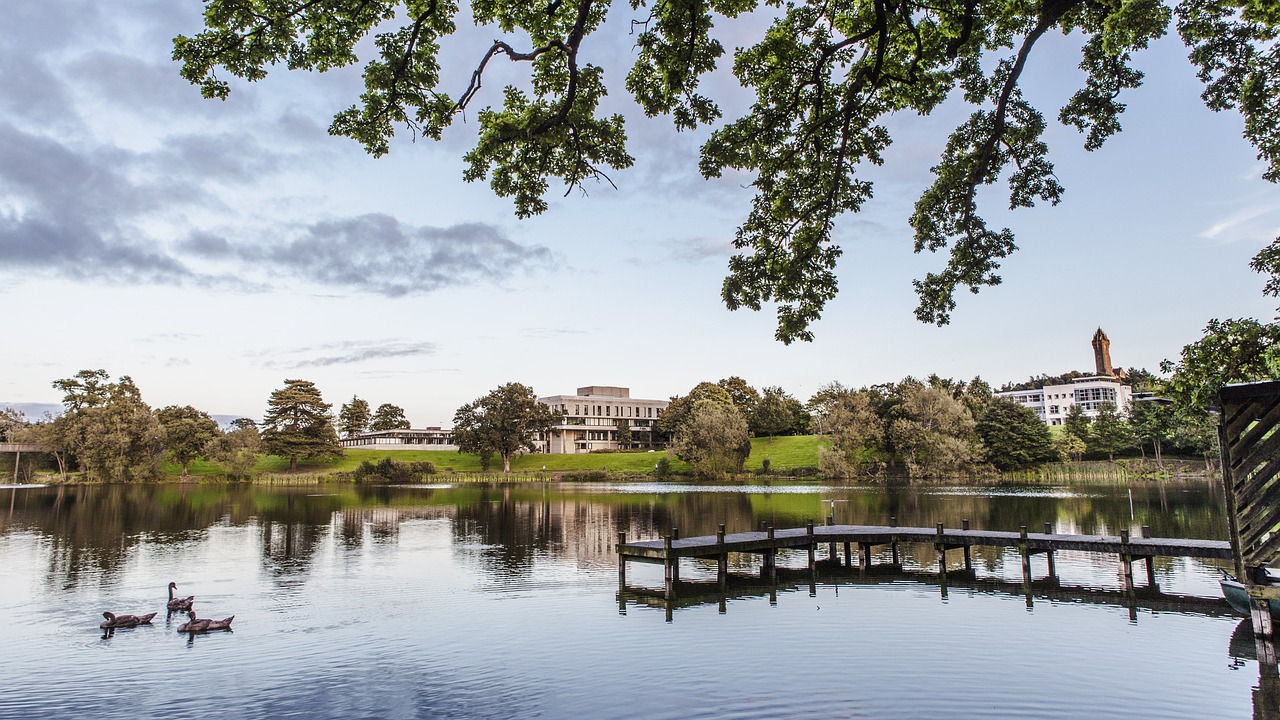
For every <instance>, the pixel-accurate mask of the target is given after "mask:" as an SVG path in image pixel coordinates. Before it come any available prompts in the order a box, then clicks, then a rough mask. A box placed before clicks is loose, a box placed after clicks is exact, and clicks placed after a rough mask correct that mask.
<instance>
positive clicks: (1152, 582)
mask: <svg viewBox="0 0 1280 720" xmlns="http://www.w3.org/2000/svg"><path fill="white" fill-rule="evenodd" d="M1142 537H1144V538H1149V537H1151V526H1150V525H1143V526H1142ZM1147 587H1149V588H1153V589H1154V588H1156V556H1155V555H1148V556H1147Z"/></svg>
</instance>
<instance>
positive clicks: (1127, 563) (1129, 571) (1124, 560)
mask: <svg viewBox="0 0 1280 720" xmlns="http://www.w3.org/2000/svg"><path fill="white" fill-rule="evenodd" d="M1120 572H1121V574H1122V575H1124V591H1125V592H1126V593H1132V592H1133V550H1132V549H1130V547H1129V529H1128V528H1125V529H1124V530H1121V531H1120Z"/></svg>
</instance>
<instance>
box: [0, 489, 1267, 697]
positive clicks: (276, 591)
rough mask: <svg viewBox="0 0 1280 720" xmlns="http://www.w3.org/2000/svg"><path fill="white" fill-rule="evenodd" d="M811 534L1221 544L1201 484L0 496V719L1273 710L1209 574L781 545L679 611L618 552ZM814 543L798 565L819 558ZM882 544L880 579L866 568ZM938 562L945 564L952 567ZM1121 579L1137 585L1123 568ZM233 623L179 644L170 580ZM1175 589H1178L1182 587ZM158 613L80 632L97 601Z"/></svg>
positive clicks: (1175, 568) (1250, 649)
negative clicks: (861, 568) (873, 529)
mask: <svg viewBox="0 0 1280 720" xmlns="http://www.w3.org/2000/svg"><path fill="white" fill-rule="evenodd" d="M832 512H834V515H835V518H836V522H838V523H849V524H887V522H888V519H889V517H890V516H896V517H897V519H898V522H899V524H900V525H904V526H911V525H914V526H926V527H932V526H933V525H934V524H935V523H938V522H942V523H945V524H946V525H947V526H948V527H958V526H959V525H960V522H961V520H962V519H966V518H967V519H969V520H970V522H971V523H972V526H973V527H974V528H981V529H994V530H1014V531H1016V530H1017V529H1018V527H1019V526H1020V525H1027V526H1028V527H1029V528H1030V529H1031V530H1032V531H1038V530H1039V529H1040V528H1042V526H1043V523H1045V522H1050V523H1052V525H1053V527H1054V529H1055V531H1056V532H1063V533H1068V532H1070V533H1082V534H1093V533H1098V534H1101V533H1109V534H1114V533H1116V532H1118V531H1119V530H1120V529H1124V528H1128V529H1130V530H1132V531H1133V533H1134V534H1135V535H1137V534H1138V533H1139V531H1140V528H1141V526H1143V525H1149V526H1151V529H1152V534H1153V535H1155V536H1164V537H1192V538H1211V539H1225V538H1226V522H1225V519H1224V517H1223V509H1222V500H1221V486H1220V485H1218V484H1216V483H1212V482H1206V481H1188V482H1172V481H1171V482H1164V483H1160V484H1151V485H1146V484H1143V485H1138V484H1135V485H1134V486H1133V487H1132V489H1130V487H1129V486H1128V485H1125V484H1116V485H1089V486H1082V487H1074V488H1066V487H1039V486H1037V487H1022V486H1018V487H999V488H992V487H967V486H965V487H935V486H930V487H902V488H885V487H861V486H851V485H843V484H840V485H826V484H819V483H802V482H796V481H791V482H785V481H776V482H772V483H761V484H755V485H749V486H744V487H739V486H722V485H712V486H701V485H685V484H676V483H649V484H599V485H596V484H590V485H588V484H578V485H571V484H541V483H520V484H509V485H469V484H464V485H457V486H415V487H365V486H359V487H356V486H351V485H340V486H307V487H280V486H222V485H204V484H198V485H178V484H170V485H145V486H82V487H70V486H63V487H19V488H12V487H8V488H5V489H3V490H0V567H2V568H3V576H2V577H3V581H2V582H0V614H2V616H3V617H4V618H5V620H6V621H7V626H6V632H5V637H4V643H3V648H4V650H3V653H2V654H0V658H3V667H4V673H5V679H4V682H3V683H2V684H0V717H3V718H37V717H38V718H88V717H92V718H114V717H119V718H137V717H183V718H188V719H189V718H214V717H217V718H225V717H237V718H286V717H306V718H308V719H309V720H311V719H317V718H637V719H639V718H644V719H646V720H652V719H655V718H733V719H736V718H743V719H746V718H806V719H809V718H812V719H817V720H821V719H825V718H929V719H931V720H932V719H936V718H939V717H946V718H1027V717H1034V718H1135V717H1141V718H1165V719H1167V718H1206V717H1214V718H1249V717H1272V716H1271V715H1269V714H1267V713H1269V712H1272V711H1271V710H1269V709H1268V708H1272V707H1275V705H1276V698H1275V691H1274V688H1273V687H1272V686H1273V685H1275V684H1276V683H1275V682H1271V681H1268V682H1266V683H1261V684H1262V685H1264V687H1265V688H1266V689H1265V691H1260V690H1259V689H1258V688H1259V686H1260V679H1259V676H1260V672H1259V666H1258V663H1257V662H1256V660H1255V659H1254V658H1255V657H1256V656H1255V655H1254V654H1253V653H1254V645H1253V642H1252V639H1251V633H1249V632H1248V629H1249V628H1248V624H1247V622H1246V623H1245V624H1244V627H1243V628H1241V627H1239V626H1240V624H1241V622H1242V618H1241V617H1239V616H1236V615H1235V614H1234V613H1232V611H1231V610H1230V608H1229V607H1227V606H1226V604H1225V602H1223V601H1221V599H1220V593H1219V589H1218V585H1217V576H1218V569H1217V567H1216V566H1215V565H1213V564H1211V563H1206V562H1201V561H1196V560H1187V559H1168V558H1161V559H1157V561H1156V568H1155V572H1156V580H1157V583H1158V585H1159V591H1160V594H1159V595H1153V594H1151V593H1149V592H1147V591H1143V592H1141V593H1140V594H1139V597H1138V598H1136V599H1135V600H1133V601H1126V600H1125V597H1124V595H1123V594H1122V593H1121V592H1119V588H1120V586H1121V585H1120V584H1121V578H1120V576H1119V574H1118V571H1119V563H1118V562H1117V560H1116V558H1115V557H1108V556H1101V555H1090V554H1086V553H1070V552H1060V553H1058V555H1057V557H1056V566H1057V572H1058V577H1059V579H1058V581H1057V582H1051V581H1046V580H1043V578H1044V577H1045V574H1046V566H1045V560H1044V559H1043V557H1039V556H1037V557H1036V558H1034V559H1033V572H1034V575H1035V577H1036V579H1037V582H1036V583H1035V584H1034V585H1033V587H1032V589H1031V593H1030V595H1029V596H1028V595H1024V593H1023V591H1022V588H1021V586H1020V584H1019V583H1020V579H1021V564H1020V560H1019V558H1018V555H1017V553H1016V551H1001V550H997V549H981V548H975V549H974V568H975V571H974V573H973V576H972V577H967V576H959V575H958V574H956V573H953V577H952V578H951V579H949V580H948V582H947V584H946V588H945V590H944V589H943V587H942V586H940V584H939V583H938V579H937V575H936V567H935V563H936V556H935V554H934V551H933V548H932V546H927V545H919V546H913V545H904V546H903V547H902V565H903V571H902V572H892V573H891V572H888V571H887V570H886V569H884V568H881V567H877V568H874V569H873V572H872V573H871V574H869V575H866V576H860V575H858V573H857V571H856V570H852V571H842V570H837V569H835V568H829V567H825V566H824V567H820V568H819V571H818V574H817V577H816V578H813V579H812V582H811V581H810V576H809V575H808V572H807V570H805V568H806V564H807V556H806V555H805V553H804V552H802V551H801V552H795V553H793V554H783V555H781V556H780V557H779V566H780V567H784V568H789V569H790V571H784V572H783V578H784V581H783V582H782V583H781V584H780V585H779V586H777V587H774V588H769V587H768V586H765V585H763V584H761V583H760V581H759V580H758V579H753V576H754V575H756V573H757V570H758V568H759V560H758V558H755V557H754V556H746V555H744V556H736V555H735V556H732V557H731V559H730V569H731V572H732V573H734V577H733V578H732V581H731V583H730V587H729V589H728V591H727V593H726V594H725V595H723V596H722V595H719V594H718V593H717V592H716V590H715V586H714V580H715V577H716V566H715V564H714V562H711V563H695V562H693V561H685V562H686V564H684V565H683V566H682V572H681V580H682V581H686V585H684V586H683V587H682V588H681V596H680V597H678V598H677V599H676V600H675V601H673V602H672V603H664V602H663V601H662V600H661V598H659V597H655V595H657V594H658V593H657V592H656V591H658V590H660V589H661V587H662V568H661V566H658V565H646V564H639V563H632V564H629V566H628V585H629V586H635V587H634V588H631V589H629V590H627V591H626V592H623V593H619V588H618V575H617V557H616V555H615V554H614V549H613V546H614V543H615V542H616V540H617V533H618V531H620V530H621V531H625V532H626V533H627V537H628V538H629V539H651V538H656V537H659V536H660V535H661V534H665V533H666V532H668V531H669V529H670V528H671V527H672V526H675V527H678V528H680V533H681V535H682V536H684V537H690V536H694V535H705V534H714V533H715V531H716V528H717V526H718V525H719V524H720V523H725V524H726V525H727V526H728V529H729V531H730V532H734V531H741V530H748V529H755V528H758V527H759V525H760V523H762V522H764V523H767V524H770V525H774V526H775V527H794V526H800V525H803V524H804V522H805V521H806V520H808V519H812V520H814V521H815V522H818V523H821V522H823V521H824V519H825V518H826V517H827V515H828V514H830V513H832ZM825 552H826V550H825V548H823V550H822V552H821V553H820V555H821V556H823V557H825ZM887 553H888V550H887V549H884V550H883V551H881V552H878V554H877V556H876V559H875V561H876V563H878V564H880V565H885V564H888V562H889V556H888V554H887ZM949 555H950V561H951V568H952V570H957V569H958V568H960V567H962V560H961V555H960V553H959V551H953V552H952V553H950V554H949ZM1135 576H1136V578H1137V579H1138V583H1139V585H1145V583H1146V574H1145V568H1142V567H1141V566H1139V567H1138V568H1137V569H1136V570H1135ZM170 581H174V582H176V583H177V584H178V593H179V595H183V596H185V595H189V594H193V595H195V596H196V603H195V607H196V610H197V611H198V612H199V615H200V617H209V618H215V619H218V618H223V617H226V616H228V615H233V614H234V615H235V621H234V623H233V628H234V631H233V632H216V633H211V634H208V635H199V636H194V637H189V636H187V635H185V634H179V633H178V632H176V628H177V625H178V624H179V623H180V622H182V621H184V620H185V618H184V617H177V616H175V617H172V618H166V614H165V610H164V608H165V600H166V599H167V595H166V586H167V585H168V583H169V582H170ZM1197 598H1198V599H1197ZM104 610H110V611H113V612H116V613H132V614H142V613H148V612H157V611H158V613H159V614H158V615H157V616H156V618H155V620H154V621H153V623H152V625H150V626H139V627H137V628H133V629H121V630H117V631H116V632H115V633H114V634H111V635H109V636H105V637H104V635H103V632H102V631H101V630H99V629H98V623H99V622H100V621H101V619H102V616H101V613H102V612H103V611H104Z"/></svg>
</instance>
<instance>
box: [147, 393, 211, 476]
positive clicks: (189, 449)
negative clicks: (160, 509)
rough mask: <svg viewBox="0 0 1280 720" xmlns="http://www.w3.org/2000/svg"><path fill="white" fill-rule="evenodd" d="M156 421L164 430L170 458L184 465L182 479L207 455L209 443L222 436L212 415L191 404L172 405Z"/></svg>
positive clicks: (161, 412) (162, 409)
mask: <svg viewBox="0 0 1280 720" xmlns="http://www.w3.org/2000/svg"><path fill="white" fill-rule="evenodd" d="M156 419H157V420H159V421H160V427H162V428H164V447H165V450H166V451H167V452H168V454H169V457H171V458H173V461H174V462H176V463H178V464H179V465H181V466H182V477H186V476H187V466H188V465H190V464H191V461H192V460H195V459H196V458H198V457H200V456H201V455H203V454H204V448H205V446H206V445H208V444H209V441H211V440H213V439H214V438H216V437H218V436H219V435H221V434H222V431H221V430H219V429H218V423H217V421H215V420H214V419H213V418H211V417H209V413H207V412H204V411H202V410H197V409H195V408H193V407H191V406H190V405H184V406H182V407H178V406H177V405H170V406H168V407H164V408H161V409H159V410H157V411H156Z"/></svg>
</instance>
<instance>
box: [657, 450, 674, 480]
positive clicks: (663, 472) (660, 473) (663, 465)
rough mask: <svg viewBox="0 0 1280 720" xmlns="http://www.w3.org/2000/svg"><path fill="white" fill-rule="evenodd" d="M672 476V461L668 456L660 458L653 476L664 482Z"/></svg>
mask: <svg viewBox="0 0 1280 720" xmlns="http://www.w3.org/2000/svg"><path fill="white" fill-rule="evenodd" d="M670 474H671V461H670V460H669V459H667V456H666V455H663V456H662V457H660V458H658V462H656V463H654V465H653V476H654V477H655V478H657V479H658V480H662V479H664V478H665V477H667V476H668V475H670Z"/></svg>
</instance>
